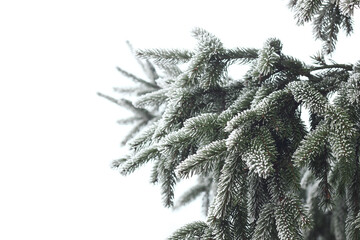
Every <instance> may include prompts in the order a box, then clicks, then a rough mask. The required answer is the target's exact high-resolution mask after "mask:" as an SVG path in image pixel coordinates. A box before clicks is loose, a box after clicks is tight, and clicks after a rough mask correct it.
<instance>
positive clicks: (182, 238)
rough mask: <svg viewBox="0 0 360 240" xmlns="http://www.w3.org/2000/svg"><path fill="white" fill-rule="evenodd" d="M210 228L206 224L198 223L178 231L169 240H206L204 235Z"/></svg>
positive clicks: (190, 224)
mask: <svg viewBox="0 0 360 240" xmlns="http://www.w3.org/2000/svg"><path fill="white" fill-rule="evenodd" d="M208 228H209V226H208V225H207V224H206V223H205V222H201V221H196V222H193V223H189V224H187V225H185V226H184V227H182V228H180V229H178V230H177V231H176V232H174V233H173V234H172V236H171V237H169V238H168V240H187V239H188V240H191V239H205V238H204V235H205V233H206V230H208Z"/></svg>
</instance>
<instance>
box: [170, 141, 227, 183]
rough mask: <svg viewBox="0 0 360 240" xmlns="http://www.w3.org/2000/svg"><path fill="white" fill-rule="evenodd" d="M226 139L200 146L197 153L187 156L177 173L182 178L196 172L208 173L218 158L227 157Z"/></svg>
mask: <svg viewBox="0 0 360 240" xmlns="http://www.w3.org/2000/svg"><path fill="white" fill-rule="evenodd" d="M225 153H226V144H225V140H219V141H215V142H212V143H210V144H208V145H206V146H204V147H202V148H200V149H199V150H198V151H197V152H196V154H193V155H191V156H189V157H188V158H186V159H185V160H184V161H183V162H182V163H181V164H180V165H179V166H178V167H177V169H176V172H177V175H178V176H179V177H182V178H186V177H190V176H192V175H194V174H207V173H209V172H210V171H211V170H212V167H213V166H212V164H213V162H214V161H216V160H221V159H222V158H224V157H225Z"/></svg>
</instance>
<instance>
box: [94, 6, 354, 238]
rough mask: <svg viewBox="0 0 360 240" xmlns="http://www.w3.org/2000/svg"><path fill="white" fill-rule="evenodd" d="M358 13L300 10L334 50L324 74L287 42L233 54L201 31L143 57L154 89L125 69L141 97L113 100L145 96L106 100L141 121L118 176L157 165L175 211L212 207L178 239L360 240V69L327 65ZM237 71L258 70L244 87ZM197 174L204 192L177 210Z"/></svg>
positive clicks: (301, 18)
mask: <svg viewBox="0 0 360 240" xmlns="http://www.w3.org/2000/svg"><path fill="white" fill-rule="evenodd" d="M359 5H360V1H357V0H329V1H319V0H291V1H290V6H291V8H292V9H293V10H294V11H295V17H296V19H297V20H298V23H299V24H304V23H305V22H309V21H312V22H313V24H314V32H315V36H316V37H317V38H320V39H321V40H323V41H324V51H323V53H322V54H317V55H315V56H314V57H313V59H314V61H315V64H314V65H307V64H305V63H303V62H301V61H300V60H298V59H296V58H294V57H292V56H288V55H286V53H284V52H283V51H282V43H281V42H280V40H278V39H274V38H272V39H268V40H267V41H265V43H264V46H263V48H262V49H252V48H235V49H226V48H225V47H224V46H223V44H222V42H221V41H220V40H219V39H218V38H217V37H216V36H214V35H213V34H211V33H209V32H207V31H205V30H203V29H199V28H196V29H195V30H194V31H193V36H194V37H195V38H196V39H197V40H198V45H197V46H196V47H195V49H193V50H178V49H172V50H163V49H152V50H139V51H137V52H136V58H137V60H138V61H139V63H140V64H141V66H142V67H143V69H144V71H145V73H146V74H147V77H148V78H149V80H148V81H147V80H143V79H140V78H138V77H136V76H135V75H133V74H130V73H128V72H126V71H124V70H122V69H120V68H118V70H119V72H120V73H122V74H123V75H125V76H126V77H128V78H130V79H132V80H133V81H134V82H136V83H137V84H138V87H137V88H134V89H126V88H121V89H120V88H116V89H115V90H116V91H117V92H120V93H127V92H132V93H133V94H135V95H136V96H138V98H137V100H136V101H135V103H133V102H131V101H129V100H126V99H120V100H117V99H115V98H113V97H110V96H107V95H103V94H100V95H101V96H103V97H105V98H107V99H109V100H111V101H112V102H114V103H116V104H119V105H121V106H122V107H125V108H128V109H129V110H131V111H132V112H133V113H134V117H131V118H128V119H123V120H121V121H120V123H121V124H125V123H134V122H135V123H134V129H133V130H132V131H131V132H130V134H129V135H128V136H127V137H126V138H125V140H124V144H125V143H127V144H128V146H129V148H130V150H131V153H130V155H129V156H126V157H124V158H122V159H119V160H117V161H114V163H113V167H114V168H116V169H119V171H120V172H121V173H122V174H124V175H126V174H129V173H131V172H133V171H134V170H135V169H137V168H138V167H140V166H141V165H143V164H145V163H148V162H153V171H152V176H151V182H152V183H158V184H160V186H161V191H162V195H163V200H164V205H165V206H167V207H180V206H182V205H185V204H187V203H188V202H190V201H192V200H193V199H195V198H197V197H199V196H202V197H203V202H204V204H203V205H204V212H205V214H206V215H207V220H206V222H200V221H198V222H193V223H190V224H188V225H186V226H184V227H182V228H180V229H179V230H178V231H176V232H175V233H174V234H173V235H172V236H171V237H170V238H169V239H172V240H176V239H225V240H230V239H243V240H245V239H249V240H250V239H254V240H255V239H281V240H285V239H286V240H288V239H309V240H310V239H349V240H350V239H360V166H359V160H360V159H359V156H360V62H358V63H354V64H353V65H350V64H337V63H334V62H331V64H329V63H328V58H329V56H328V55H326V54H328V53H330V52H333V51H334V49H335V43H336V40H337V34H338V31H339V28H343V29H345V31H346V32H347V33H351V32H352V14H353V11H354V8H356V7H359ZM151 62H153V63H154V64H156V67H155V66H154V65H153V64H152V63H151ZM233 64H242V65H247V66H249V70H248V72H247V73H246V74H245V76H244V78H242V79H236V80H234V79H231V78H230V77H229V76H228V74H227V73H228V67H229V66H230V65H233ZM304 109H306V110H307V111H308V112H309V121H310V126H311V127H310V129H307V127H306V126H305V124H304V122H303V119H302V118H301V111H303V110H304ZM140 130H141V131H140ZM139 131H140V132H139ZM138 132H139V133H138ZM192 176H197V177H198V184H197V185H195V186H194V187H192V188H191V189H189V191H187V192H185V193H184V195H183V196H182V197H181V198H180V199H179V201H178V202H177V203H174V188H175V186H176V183H177V182H178V181H180V180H181V179H184V178H189V177H192Z"/></svg>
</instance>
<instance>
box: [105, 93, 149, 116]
mask: <svg viewBox="0 0 360 240" xmlns="http://www.w3.org/2000/svg"><path fill="white" fill-rule="evenodd" d="M98 95H99V96H100V97H103V98H106V99H107V100H109V101H111V102H113V103H115V104H117V105H119V106H121V107H124V108H126V109H128V110H130V111H132V112H133V113H134V114H136V115H138V116H141V117H143V118H145V119H147V120H151V119H152V118H154V116H153V115H152V114H151V113H150V112H148V111H147V110H145V109H141V108H137V107H135V106H134V105H133V104H132V103H131V102H130V101H129V100H126V99H119V100H117V99H115V98H113V97H110V96H108V95H105V94H102V93H98Z"/></svg>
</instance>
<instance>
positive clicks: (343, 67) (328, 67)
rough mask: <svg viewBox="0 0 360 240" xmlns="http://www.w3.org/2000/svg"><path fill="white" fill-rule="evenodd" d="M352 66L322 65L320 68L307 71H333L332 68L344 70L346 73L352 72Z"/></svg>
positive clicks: (311, 68)
mask: <svg viewBox="0 0 360 240" xmlns="http://www.w3.org/2000/svg"><path fill="white" fill-rule="evenodd" d="M353 67H354V66H353V65H351V64H332V65H322V66H318V67H310V68H309V71H310V72H312V71H317V70H324V69H334V68H340V69H344V70H346V71H352V70H353Z"/></svg>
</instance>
